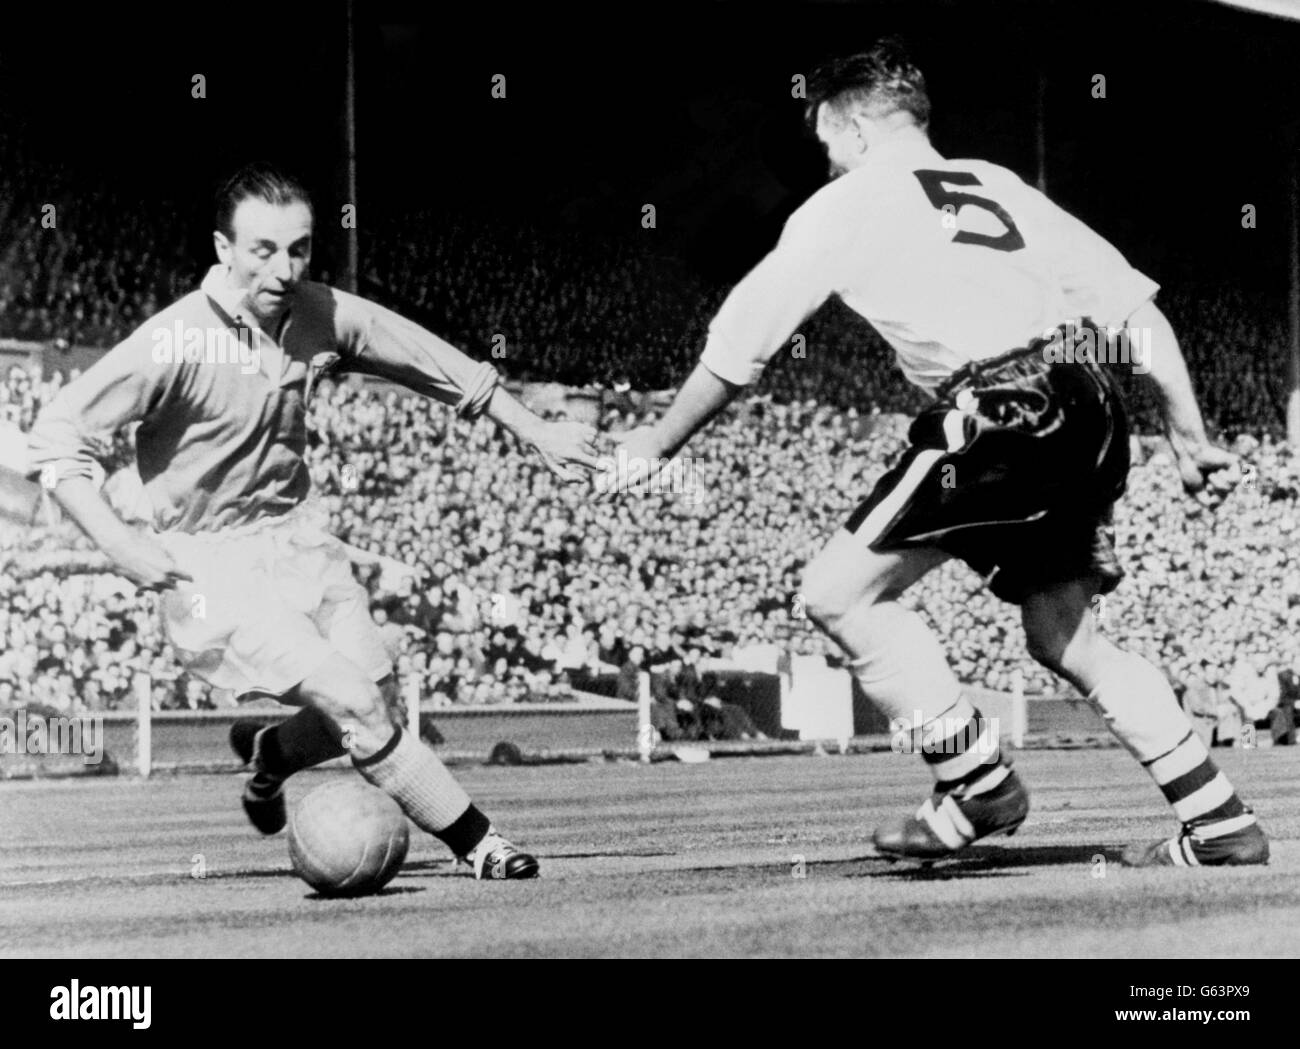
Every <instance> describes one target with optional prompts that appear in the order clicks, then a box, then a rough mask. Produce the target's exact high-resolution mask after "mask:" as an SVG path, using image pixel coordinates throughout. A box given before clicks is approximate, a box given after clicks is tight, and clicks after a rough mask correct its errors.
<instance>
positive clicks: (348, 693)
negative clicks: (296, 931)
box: [298, 653, 538, 878]
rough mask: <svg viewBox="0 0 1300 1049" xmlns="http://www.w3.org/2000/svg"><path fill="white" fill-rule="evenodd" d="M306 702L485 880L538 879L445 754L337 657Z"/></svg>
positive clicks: (313, 679) (378, 782) (355, 759)
mask: <svg viewBox="0 0 1300 1049" xmlns="http://www.w3.org/2000/svg"><path fill="white" fill-rule="evenodd" d="M298 693H299V695H301V696H302V698H303V700H304V701H305V702H307V703H310V704H311V705H312V706H314V707H316V708H317V709H318V710H320V711H321V712H322V713H323V714H325V715H326V716H327V717H328V718H329V719H330V720H331V721H333V722H334V723H335V724H337V725H338V726H339V728H340V729H341V730H342V735H343V738H344V740H345V741H346V742H347V743H348V744H349V747H348V749H349V751H350V753H351V755H352V763H353V765H355V766H356V769H357V771H358V772H360V773H361V775H362V776H364V777H365V778H366V779H367V780H369V781H370V782H371V783H373V784H374V785H375V786H377V787H379V788H380V789H381V790H382V791H384V793H386V794H388V795H389V796H390V797H391V798H393V800H394V801H396V802H397V803H398V805H400V806H401V807H402V811H403V812H405V813H406V815H407V816H408V817H409V818H410V820H411V821H412V822H413V823H414V824H415V825H416V826H418V827H419V828H420V829H421V830H425V831H428V832H429V833H430V834H432V835H434V836H435V837H437V838H439V839H440V840H441V841H443V842H444V843H445V844H446V845H447V847H448V848H449V849H451V851H452V853H453V854H454V855H456V856H457V857H458V858H460V859H462V860H464V861H466V862H467V863H469V864H471V866H472V867H473V870H474V874H475V876H476V877H478V878H531V877H534V876H535V875H536V874H537V869H538V864H537V860H536V859H534V858H533V857H532V856H529V855H528V854H526V853H523V852H520V851H519V850H518V849H516V848H515V847H514V846H513V845H512V844H511V843H510V842H508V841H507V840H506V839H505V838H503V837H501V835H500V834H498V833H497V832H496V830H495V828H494V827H493V826H492V824H491V822H490V821H489V820H488V818H487V817H486V816H485V815H484V814H483V813H482V812H481V811H480V810H479V809H478V808H477V807H476V806H475V805H474V804H473V803H472V802H471V801H470V798H469V795H468V794H466V793H465V791H464V789H463V788H462V787H461V786H460V784H459V783H457V782H456V780H455V778H454V777H453V776H452V774H451V773H450V772H449V771H448V769H447V767H446V766H445V765H444V764H443V763H442V762H441V761H440V760H439V759H438V757H437V755H436V754H434V752H433V751H432V750H431V749H430V748H429V747H427V746H425V745H424V744H423V743H422V742H420V740H418V739H416V738H415V737H414V736H412V735H411V734H410V733H408V732H404V731H403V730H402V729H401V728H400V727H395V726H394V725H393V722H392V719H391V718H390V716H389V712H388V707H387V705H386V703H385V702H384V699H383V696H382V695H381V694H380V690H379V687H378V686H377V685H376V684H375V683H374V682H373V681H372V680H370V678H369V677H368V676H367V674H366V673H365V671H363V670H362V669H361V668H360V667H359V666H357V665H356V664H355V663H353V662H352V661H351V660H349V659H347V658H346V657H344V656H342V655H340V654H338V653H333V654H332V655H331V656H330V657H329V658H327V659H325V660H323V661H322V662H321V663H320V664H319V665H318V666H317V668H316V669H315V670H314V671H312V673H310V674H309V675H308V676H307V677H306V678H304V680H303V681H302V683H301V685H299V687H298Z"/></svg>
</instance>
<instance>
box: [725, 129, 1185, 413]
mask: <svg viewBox="0 0 1300 1049" xmlns="http://www.w3.org/2000/svg"><path fill="white" fill-rule="evenodd" d="M1158 287H1159V286H1158V285H1157V284H1156V283H1155V282H1154V281H1152V280H1151V279H1150V278H1148V277H1146V276H1145V275H1143V274H1142V273H1139V272H1138V271H1137V270H1135V269H1134V268H1133V267H1132V266H1130V265H1129V264H1128V263H1127V262H1126V261H1125V259H1124V257H1123V256H1122V255H1121V254H1120V253H1119V252H1118V251H1116V250H1115V248H1113V247H1112V246H1111V245H1110V244H1109V243H1108V242H1107V241H1106V240H1104V239H1103V238H1102V237H1099V236H1097V234H1095V233H1094V232H1093V231H1092V230H1090V229H1089V228H1088V227H1087V226H1085V225H1084V224H1083V223H1082V222H1080V221H1079V220H1078V219H1076V218H1074V217H1073V216H1072V215H1070V214H1068V213H1067V212H1065V211H1063V210H1062V209H1061V208H1059V207H1057V206H1056V205H1055V204H1053V203H1052V202H1051V201H1050V200H1048V199H1047V198H1046V197H1045V196H1043V194H1041V193H1039V192H1038V191H1037V190H1036V189H1034V188H1032V187H1031V186H1027V185H1025V183H1024V182H1022V181H1021V180H1020V178H1019V177H1017V176H1016V175H1015V174H1014V173H1012V172H1011V171H1008V170H1007V169H1006V168H1003V167H999V166H998V165H996V164H989V163H987V162H985V161H982V160H945V159H944V158H943V157H941V156H940V155H939V154H938V153H937V152H936V151H935V149H934V147H933V146H931V145H930V144H929V142H927V141H926V140H925V139H923V138H921V137H919V136H918V137H906V138H903V139H898V140H894V141H889V142H885V143H883V144H881V145H877V146H873V147H871V149H870V152H869V153H868V155H867V160H866V162H865V163H864V164H863V165H862V166H860V167H858V168H855V169H854V170H853V171H851V172H848V173H847V174H845V175H842V176H841V177H839V178H837V179H835V180H834V181H833V182H831V183H830V184H828V185H827V186H825V187H823V188H822V189H821V190H819V191H818V192H817V193H815V194H814V195H813V196H812V197H811V198H809V199H808V201H807V202H806V203H805V204H804V205H803V206H802V207H801V208H799V210H798V211H796V212H795V213H794V214H793V215H792V216H791V217H790V220H789V221H788V222H787V223H786V226H785V231H784V232H783V233H782V235H781V240H780V242H779V243H778V244H777V246H776V247H775V248H774V249H773V250H772V252H771V253H770V254H769V255H768V256H767V257H766V258H765V259H764V260H763V261H762V262H760V263H759V264H758V266H756V267H755V268H754V270H753V271H751V272H750V273H749V274H748V275H747V276H746V277H745V278H744V280H742V281H741V282H740V283H739V284H738V285H736V287H735V288H734V289H733V290H732V292H731V294H730V295H729V296H728V297H727V301H726V302H725V303H723V305H722V308H721V309H720V310H719V311H718V315H717V316H716V317H715V318H714V320H713V323H712V324H711V325H710V326H709V339H708V344H707V346H706V347H705V350H704V355H703V357H702V362H703V363H704V365H705V367H707V368H708V369H709V370H710V371H712V372H713V373H714V374H715V375H718V376H720V377H721V378H723V379H726V380H728V381H729V382H733V383H738V384H740V385H748V384H749V383H751V382H753V381H755V380H756V379H757V378H758V377H759V374H760V373H761V371H762V369H763V366H764V365H765V364H766V363H767V361H768V360H770V359H771V358H772V356H773V355H774V354H775V353H776V352H777V351H778V350H780V349H781V348H782V347H783V346H786V345H789V342H788V340H789V339H790V338H791V336H792V335H793V334H794V332H795V330H796V328H797V326H798V325H799V324H800V323H801V322H802V321H803V320H804V319H805V318H807V317H808V315H809V314H811V313H812V312H813V311H814V310H816V309H817V308H818V307H819V306H820V305H821V304H822V303H823V302H825V301H826V299H827V298H828V297H829V296H830V295H832V294H837V295H839V296H840V297H841V298H842V299H843V300H844V302H845V303H846V304H847V305H848V306H850V307H851V308H852V309H854V310H855V311H857V312H858V313H859V314H861V315H862V316H863V317H864V318H866V320H868V321H869V322H870V323H871V324H872V326H873V327H875V329H876V330H877V331H879V332H880V334H881V335H882V336H883V337H884V338H885V340H886V341H888V343H889V344H890V345H891V346H892V347H893V348H894V351H895V352H896V354H897V356H898V363H899V365H900V367H901V368H902V370H903V373H904V375H906V376H907V378H908V379H910V380H911V381H912V382H914V383H916V384H917V385H918V386H921V387H922V388H924V389H929V390H933V389H934V388H935V387H936V386H938V385H939V384H940V383H942V382H943V380H944V379H946V378H947V377H948V376H949V375H951V374H952V373H953V372H954V371H956V370H957V369H959V368H961V367H962V366H963V365H964V364H966V363H968V362H969V361H973V360H982V359H984V358H988V357H995V356H997V355H999V354H1002V353H1006V352H1007V351H1009V350H1014V349H1017V348H1018V347H1022V346H1026V345H1028V343H1029V342H1031V341H1032V340H1033V339H1037V338H1042V337H1043V336H1044V335H1045V334H1047V333H1048V332H1049V331H1050V330H1051V329H1052V328H1055V327H1056V326H1057V325H1059V324H1061V323H1062V322H1064V321H1066V320H1070V319H1077V318H1081V317H1091V318H1092V319H1093V320H1094V321H1096V322H1097V323H1098V324H1101V325H1103V326H1113V327H1120V326H1122V325H1123V324H1124V323H1125V321H1126V320H1127V319H1128V318H1129V317H1130V316H1131V315H1132V313H1133V312H1134V311H1135V310H1136V309H1137V308H1138V307H1140V306H1141V305H1143V304H1144V303H1145V302H1147V301H1148V300H1149V299H1150V298H1151V297H1152V296H1153V295H1154V294H1155V293H1156V291H1157V289H1158Z"/></svg>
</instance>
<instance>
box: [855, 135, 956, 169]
mask: <svg viewBox="0 0 1300 1049" xmlns="http://www.w3.org/2000/svg"><path fill="white" fill-rule="evenodd" d="M918 154H924V155H925V156H926V157H931V158H934V159H937V160H943V157H942V156H940V155H939V151H938V150H937V149H935V148H934V146H933V145H932V144H931V143H930V142H929V140H927V139H923V138H922V139H916V138H903V139H886V140H885V141H884V142H880V143H877V144H876V145H874V146H872V147H871V149H869V150H868V151H867V159H866V162H865V163H864V164H863V165H862V166H863V167H864V168H867V167H877V166H879V165H882V164H900V163H901V164H905V163H908V162H910V161H911V160H912V159H913V158H914V157H916V156H917V155H918Z"/></svg>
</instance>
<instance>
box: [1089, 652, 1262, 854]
mask: <svg viewBox="0 0 1300 1049" xmlns="http://www.w3.org/2000/svg"><path fill="white" fill-rule="evenodd" d="M1088 700H1089V701H1090V702H1091V703H1092V704H1093V706H1094V707H1096V708H1097V710H1098V711H1099V712H1100V713H1101V715H1102V717H1103V718H1104V719H1105V721H1106V724H1107V725H1109V726H1110V730H1111V731H1112V732H1114V733H1115V735H1116V737H1118V739H1119V741H1120V742H1121V743H1123V744H1124V746H1125V747H1126V748H1127V749H1128V751H1129V753H1130V754H1132V755H1133V756H1134V757H1135V758H1137V759H1138V761H1139V762H1141V763H1142V767H1143V768H1144V769H1146V770H1147V771H1148V772H1149V773H1151V778H1152V779H1154V780H1155V781H1156V786H1157V787H1159V788H1160V790H1161V793H1163V794H1164V796H1165V798H1166V800H1167V801H1168V802H1169V804H1170V805H1172V806H1173V808H1174V815H1175V816H1176V817H1177V818H1178V819H1179V821H1180V822H1182V823H1184V824H1187V823H1195V824H1196V825H1197V826H1196V837H1197V838H1198V839H1202V840H1208V839H1209V838H1215V837H1218V836H1220V835H1222V834H1231V833H1232V832H1233V831H1235V830H1240V829H1241V828H1242V827H1249V826H1250V825H1251V824H1253V823H1255V822H1256V821H1255V817H1254V815H1253V814H1252V813H1251V811H1250V810H1249V809H1248V808H1246V806H1245V805H1243V804H1242V802H1241V799H1240V798H1238V797H1237V793H1236V791H1234V790H1233V789H1232V784H1231V783H1229V782H1228V778H1227V777H1226V776H1225V775H1224V774H1223V773H1222V772H1220V771H1219V770H1218V769H1217V768H1216V767H1215V765H1214V762H1213V761H1211V760H1210V752H1209V751H1208V750H1206V749H1205V744H1204V743H1203V742H1202V741H1201V738H1200V737H1199V736H1198V735H1197V734H1196V732H1195V730H1194V729H1193V728H1192V726H1191V722H1190V721H1188V719H1187V715H1186V714H1185V713H1183V710H1182V708H1181V707H1179V706H1178V700H1176V699H1175V698H1174V693H1173V690H1172V689H1171V688H1170V687H1169V680H1168V678H1166V677H1165V675H1164V674H1162V673H1161V672H1160V671H1159V670H1158V669H1157V668H1156V667H1154V666H1153V665H1152V664H1150V663H1148V662H1147V661H1146V660H1145V659H1143V658H1142V657H1141V656H1138V655H1134V654H1133V653H1130V652H1116V653H1115V654H1114V656H1112V657H1111V659H1109V660H1108V661H1107V666H1106V669H1105V672H1104V673H1103V674H1102V675H1101V679H1100V680H1099V681H1098V683H1097V685H1096V687H1095V688H1093V690H1092V691H1091V692H1090V693H1088ZM1210 824H1212V826H1209V825H1210Z"/></svg>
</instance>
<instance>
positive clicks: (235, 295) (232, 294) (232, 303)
mask: <svg viewBox="0 0 1300 1049" xmlns="http://www.w3.org/2000/svg"><path fill="white" fill-rule="evenodd" d="M199 288H200V289H201V290H202V291H203V294H204V295H206V296H207V297H208V298H210V299H211V300H212V301H213V302H215V303H216V304H217V305H218V306H220V307H221V309H222V312H224V313H225V314H226V316H228V317H229V318H230V319H231V320H233V321H236V322H238V323H239V324H242V325H244V326H245V327H250V328H258V327H259V325H258V324H257V322H256V321H254V319H253V318H252V317H251V316H249V313H248V309H247V307H246V306H245V305H244V289H243V288H232V287H231V286H230V271H229V270H227V269H226V267H225V266H222V265H220V264H218V265H215V266H213V267H212V268H211V269H209V270H208V272H207V275H206V276H205V277H204V278H203V282H202V283H201V284H200V285H199Z"/></svg>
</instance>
